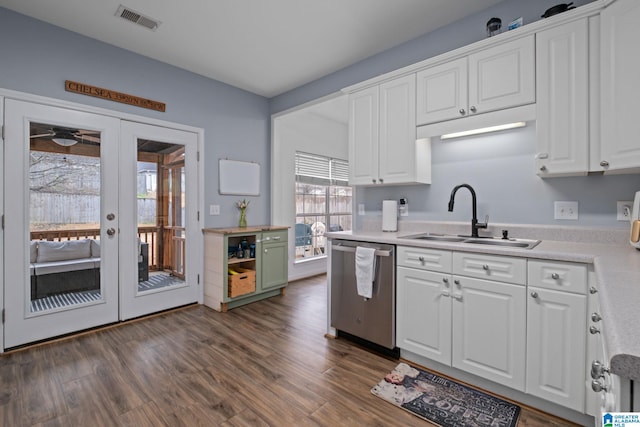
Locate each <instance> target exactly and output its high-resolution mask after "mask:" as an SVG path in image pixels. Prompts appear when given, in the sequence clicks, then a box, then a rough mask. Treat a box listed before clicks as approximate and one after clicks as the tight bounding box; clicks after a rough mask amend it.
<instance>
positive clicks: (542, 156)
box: [536, 153, 549, 160]
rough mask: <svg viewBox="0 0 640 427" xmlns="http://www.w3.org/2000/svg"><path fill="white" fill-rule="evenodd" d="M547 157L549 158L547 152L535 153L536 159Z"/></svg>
mask: <svg viewBox="0 0 640 427" xmlns="http://www.w3.org/2000/svg"><path fill="white" fill-rule="evenodd" d="M548 158H549V153H538V154H536V159H540V160H543V159H548Z"/></svg>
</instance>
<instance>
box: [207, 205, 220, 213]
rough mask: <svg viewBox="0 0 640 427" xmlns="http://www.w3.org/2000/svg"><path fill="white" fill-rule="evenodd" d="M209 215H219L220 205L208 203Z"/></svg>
mask: <svg viewBox="0 0 640 427" xmlns="http://www.w3.org/2000/svg"><path fill="white" fill-rule="evenodd" d="M209 215H220V205H209Z"/></svg>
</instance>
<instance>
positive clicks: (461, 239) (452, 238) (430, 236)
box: [400, 233, 467, 242]
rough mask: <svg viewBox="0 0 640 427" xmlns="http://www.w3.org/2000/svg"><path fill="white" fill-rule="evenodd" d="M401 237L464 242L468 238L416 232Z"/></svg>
mask: <svg viewBox="0 0 640 427" xmlns="http://www.w3.org/2000/svg"><path fill="white" fill-rule="evenodd" d="M400 238H401V239H414V240H435V241H439V242H464V241H465V240H466V239H467V238H466V237H462V236H453V235H446V234H430V233H423V234H415V235H412V236H401V237H400Z"/></svg>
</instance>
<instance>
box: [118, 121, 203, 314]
mask: <svg viewBox="0 0 640 427" xmlns="http://www.w3.org/2000/svg"><path fill="white" fill-rule="evenodd" d="M121 141H122V143H121V147H120V200H121V203H122V205H124V206H128V208H127V209H126V213H125V212H123V211H122V209H121V215H120V235H121V239H122V236H129V239H128V240H127V241H122V240H121V242H120V319H121V320H126V319H131V318H134V317H138V316H142V315H145V314H149V313H155V312H157V311H161V310H165V309H168V308H172V307H177V306H180V305H185V304H188V303H192V302H195V301H197V299H198V288H197V286H198V285H197V273H196V269H197V266H196V259H197V258H198V256H197V255H196V252H197V250H198V249H197V245H196V242H197V241H198V231H199V230H198V227H197V145H198V139H197V135H196V134H195V133H192V132H184V131H180V130H176V129H169V128H164V127H160V126H151V125H147V124H141V123H134V122H127V121H122V123H121ZM146 259H148V260H149V261H148V262H147V261H146ZM141 264H144V265H141ZM147 265H148V266H149V268H148V271H145V269H144V267H145V266H147Z"/></svg>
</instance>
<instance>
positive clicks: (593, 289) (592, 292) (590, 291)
mask: <svg viewBox="0 0 640 427" xmlns="http://www.w3.org/2000/svg"><path fill="white" fill-rule="evenodd" d="M589 293H590V294H591V295H593V294H597V293H598V289H597V288H596V287H595V286H592V287H590V288H589Z"/></svg>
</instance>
